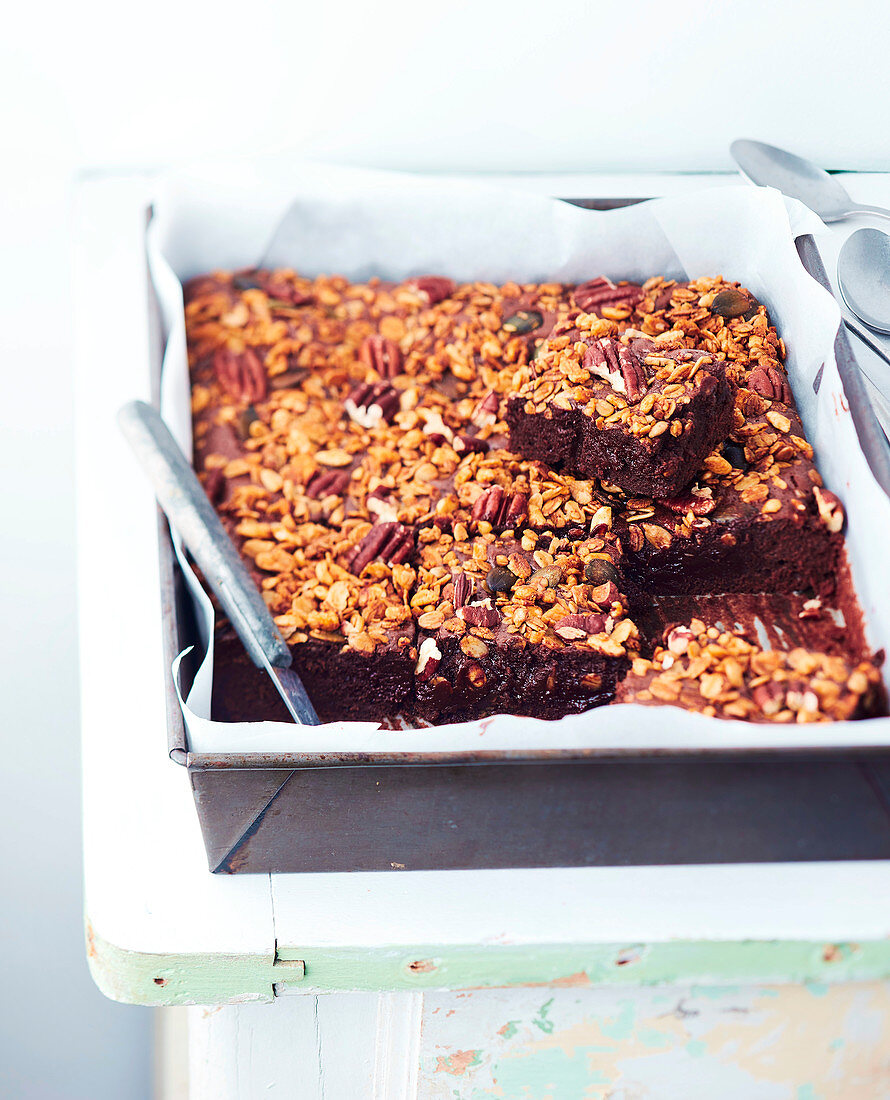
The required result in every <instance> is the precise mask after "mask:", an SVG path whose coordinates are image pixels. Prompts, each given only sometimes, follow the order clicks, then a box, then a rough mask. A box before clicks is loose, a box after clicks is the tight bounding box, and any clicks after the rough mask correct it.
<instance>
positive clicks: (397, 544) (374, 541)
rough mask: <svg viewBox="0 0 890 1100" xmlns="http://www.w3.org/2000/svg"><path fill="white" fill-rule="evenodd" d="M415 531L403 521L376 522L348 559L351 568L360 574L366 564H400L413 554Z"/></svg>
mask: <svg viewBox="0 0 890 1100" xmlns="http://www.w3.org/2000/svg"><path fill="white" fill-rule="evenodd" d="M413 549H414V532H413V530H412V529H411V528H410V527H405V526H404V524H401V523H395V522H392V523H376V524H375V525H374V526H373V527H372V528H371V530H370V531H369V532H368V533H367V535H365V537H364V538H363V539H362V541H361V542H360V543H359V544H358V546H357V547H356V548H355V550H353V552H352V555H351V556H350V557H349V559H348V565H349V569H350V570H351V571H352V572H353V573H355V575H356V576H360V575H361V572H362V570H363V569H364V568H365V566H366V565H370V564H371V562H372V561H382V562H385V563H386V564H387V565H399V564H400V563H401V562H403V561H405V560H406V559H407V558H409V557H410V556H411V552H412V551H413Z"/></svg>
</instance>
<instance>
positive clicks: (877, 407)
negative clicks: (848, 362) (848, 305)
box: [844, 316, 890, 440]
mask: <svg viewBox="0 0 890 1100" xmlns="http://www.w3.org/2000/svg"><path fill="white" fill-rule="evenodd" d="M844 324H845V325H846V326H847V328H848V329H849V330H850V332H852V333H853V335H854V336H858V337H859V339H860V340H861V341H862V342H863V344H865V346H866V347H867V348H870V349H871V350H872V351H873V352H874V353H875V355H877V356H879V357H880V358H881V359H883V360H884V362H885V363H886V364H887V365H888V366H890V354H888V353H887V352H886V351H885V350H884V348H882V347H881V345H880V344H879V343H878V342H877V340H875V339H874V337H873V336H872V334H871V333H870V332H869V331H868V330H867V329H865V328H863V327H862V326H861V325H860V324H859V322H858V321H853V320H851V319H850V318H849V317H847V316H844ZM860 369H861V368H860ZM872 384H873V385H874V383H872ZM875 389H877V387H875ZM878 394H879V395H880V398H881V400H880V401H878V400H876V399H873V400H872V403H871V405H872V409H874V413H875V416H876V418H877V421H878V423H879V424H880V425H881V430H882V431H883V433H884V435H885V436H886V437H887V439H888V440H890V415H888V408H887V403H886V402H885V401H884V400H883V394H881V393H880V391H878Z"/></svg>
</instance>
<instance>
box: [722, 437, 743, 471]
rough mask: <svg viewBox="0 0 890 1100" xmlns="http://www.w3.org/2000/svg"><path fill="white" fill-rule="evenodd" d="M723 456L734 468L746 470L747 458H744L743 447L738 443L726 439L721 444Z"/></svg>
mask: <svg viewBox="0 0 890 1100" xmlns="http://www.w3.org/2000/svg"><path fill="white" fill-rule="evenodd" d="M723 457H724V458H725V459H726V461H727V462H728V463H729V464H730V466H732V468H733V469H734V470H747V469H748V460H747V459H746V458H745V448H744V447H743V446H742V445H741V444H740V443H733V442H732V440H727V442H726V443H724V444H723Z"/></svg>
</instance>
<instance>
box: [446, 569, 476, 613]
mask: <svg viewBox="0 0 890 1100" xmlns="http://www.w3.org/2000/svg"><path fill="white" fill-rule="evenodd" d="M451 586H452V589H453V593H452V596H451V602H452V603H453V604H454V609H455V611H457V610H458V609H459V608H461V607H465V606H466V605H467V604H468V603H469V602H470V599H471V597H472V595H473V582H472V580H471V579H470V577H468V576H467V574H466V573H455V574H454V576H453V578H452V581H451Z"/></svg>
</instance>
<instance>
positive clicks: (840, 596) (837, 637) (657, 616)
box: [212, 549, 887, 725]
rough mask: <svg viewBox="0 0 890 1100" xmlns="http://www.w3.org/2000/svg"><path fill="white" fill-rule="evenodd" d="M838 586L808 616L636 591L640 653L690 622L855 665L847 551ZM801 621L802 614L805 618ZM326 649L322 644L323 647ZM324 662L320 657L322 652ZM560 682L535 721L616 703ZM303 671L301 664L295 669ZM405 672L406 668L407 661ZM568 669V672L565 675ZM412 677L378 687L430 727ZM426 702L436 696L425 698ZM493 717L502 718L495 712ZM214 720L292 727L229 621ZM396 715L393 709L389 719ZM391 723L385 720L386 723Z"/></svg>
mask: <svg viewBox="0 0 890 1100" xmlns="http://www.w3.org/2000/svg"><path fill="white" fill-rule="evenodd" d="M835 577H836V585H835V589H834V592H833V593H832V595H831V596H830V597H826V598H823V601H822V609H821V610H820V612H819V614H818V615H815V616H811V615H809V614H808V613H807V612H806V610H805V608H804V604H805V603H806V602H807V601H808V600H810V599H812V597H813V592H812V591H810V592H794V593H789V594H784V595H783V594H777V593H774V592H760V593H756V592H755V593H750V592H740V593H727V594H723V595H720V596H698V595H695V596H690V595H678V596H658V597H651V596H647V595H645V594H643V593H637V594H636V595H635V596H634V597H632V603H631V617H632V618H633V619H634V621H635V622H636V624H637V626H638V627H639V629H640V631H641V634H642V636H643V639H644V641H643V645H642V653H643V655H644V656H649V655H650V654H651V652H652V650H653V649H654V647H655V645H656V644H657V643H658V641H659V640H660V639H661V637H662V635H663V633H664V630H665V628H666V627H668V626H670V625H673V624H675V623H688V622H689V620H690V619H691V618H693V617H696V618H699V619H701V620H702V621H703V622H704V623H705V624H706V625H707V626H716V627H718V628H719V629H721V630H722V629H727V630H733V631H735V632H736V633H742V634H744V635H745V636H746V637H748V638H750V639H752V640H754V639H757V640H758V641H759V642H760V643H761V645H764V646H765V647H768V648H771V649H777V650H781V651H785V652H787V651H789V650H792V649H794V648H795V647H797V646H802V647H804V648H806V649H811V650H815V651H819V652H823V653H828V654H832V655H837V656H843V657H846V658H847V659H848V660H850V661H854V662H855V661H859V660H865V659H867V658H868V657H869V655H870V651H869V648H868V645H867V643H866V640H865V631H864V627H863V621H862V612H861V611H860V609H859V604H858V601H857V599H856V593H855V591H854V589H853V584H852V580H851V577H850V570H849V565H848V563H847V559H846V552H845V551H844V550H843V549H842V550H841V553H840V554H839V556H838V559H837V564H836V572H835ZM802 616H803V617H802ZM319 648H322V647H319ZM318 656H319V657H320V656H321V654H318ZM552 666H553V671H555V672H556V677H555V681H554V683H553V686H552V687H551V689H550V690H549V691H543V692H542V694H541V708H542V709H540V710H537V711H536V716H538V717H542V718H554V717H559V716H560V715H562V714H567V713H575V712H578V711H582V710H587V709H588V708H590V707H593V706H596V705H598V704H603V703H606V705H614V701H610V702H607V698H608V696H609V694H611V693H610V691H609V687H610V685H609V684H608V683H607V682H606V681H604V684H603V689H602V690H601V691H600V692H587V693H584V692H580V691H578V690H577V684H576V683H575V679H574V677H572V676H571V674H570V671H569V670H566V668H565V665H564V655H563V662H562V663H561V662H558V661H555V660H554V661H552ZM298 667H299V665H298ZM402 667H404V665H403V664H402ZM560 670H561V672H560ZM550 671H551V670H550V669H547V668H544V667H543V663H542V661H541V659H540V658H536V659H535V661H534V662H533V663H531V664H530V666H529V670H528V676H529V679H530V680H532V681H534V682H535V683H537V684H539V685H540V684H546V681H547V677H548V674H549V672H550ZM567 672H569V674H566V673H567ZM410 678H411V673H410V669H409V672H408V679H407V680H404V679H401V678H400V677H399V675H398V673H397V670H396V668H395V664H394V667H393V668H392V669H390V670H389V682H388V683H387V682H386V681H387V674H386V672H385V671H384V672H383V673H382V674H381V677H380V683H379V684H377V683H376V680H375V684H374V686H375V687H377V688H379V690H389V691H391V692H392V694H391V696H390V698H392V699H396V698H402V700H403V701H404V703H405V704H406V705H405V706H404V707H403V708H402V709H401V711H400V712H399V716H400V717H401V718H404V719H406V720H407V721H408V722H409V723H411V722H413V723H416V724H417V725H426V724H428V723H427V722H425V721H423V720H422V719H421V720H418V719H416V718H415V717H414V716H413V715H412V711H411V701H412V690H413V689H412V687H411V684H410V683H409V682H408V680H410ZM371 686H372V685H371V684H370V683H369V680H368V672H367V669H366V668H364V667H362V665H361V664H360V663H357V664H356V667H355V669H354V671H353V672H351V673H350V672H349V671H347V672H346V673H345V674H343V675H340V672H339V670H338V679H337V683H336V684H334V685H332V687H331V691H332V693H331V694H329V693H327V692H324V693H321V692H320V693H318V696H317V698H316V699H315V700H314V702H315V703H316V705H317V707H318V710H319V714H320V716H321V717H322V718H323V719H324V720H327V721H334V720H336V719H346V718H350V717H351V716H352V715H351V713H350V712H351V710H352V709H354V708H351V706H350V702H349V701H350V699H351V698H353V697H355V694H356V693H361V694H363V695H366V694H367V692H368V690H369V689H370V688H371ZM454 687H455V688H456V689H457V691H456V693H455V694H456V695H457V698H455V695H452V696H451V697H450V698H449V702H448V705H449V718H448V720H449V721H460V720H461V718H462V715H461V705H460V701H461V698H464V699H465V700H466V705H467V706H468V707H470V706H478V703H479V693H478V692H474V691H473V690H472V689H471V688H470V687H469V685H467V684H466V683H464V684H463V687H461V682H460V680H459V679H455V681H454ZM501 695H502V692H501V690H500V689H499V686H498V685H497V684H493V685H492V687H491V688H490V689H489V691H488V696H486V698H488V697H490V699H491V702H492V704H493V705H495V706H496V705H497V703H499V702H501V703H502V702H503V701H504V700H503V699H502V698H501ZM425 702H426V703H427V704H428V705H429V704H432V703H434V702H435V700H434V699H433V698H429V699H426V700H425ZM879 709H880V712H881V713H886V711H887V700H886V699H882V700H881V704H880V708H879ZM493 713H498V711H497V710H496V709H495V710H494V711H493ZM212 716H213V718H214V719H215V720H216V721H220V722H250V721H253V722H257V721H259V722H264V721H269V722H272V721H278V722H290V721H291V717H290V714H289V713H288V711H287V709H286V708H285V706H284V704H283V703H282V701H281V699H280V698H279V696H278V693H277V691H276V690H275V687H274V685H273V684H272V682H271V680H270V679H269V677H268V676H266V674H265V673H264V672H261V671H260V670H259V669H257V668H256V667H255V666H254V665H253V664H252V663H251V661H250V658H249V657H248V656H247V654H246V653H245V651H244V647H243V646H242V644H241V642H240V641H239V639H238V638H237V636H236V635H235V633H234V631H233V630H232V628H231V626H230V625H229V624H228V622H227V621H226V620H225V619H223V620H221V622H220V623H219V626H218V628H217V635H216V652H215V659H214V675H213V700H212ZM395 718H396V713H395V711H394V712H393V715H392V719H393V720H394V719H395ZM385 724H386V723H385Z"/></svg>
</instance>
